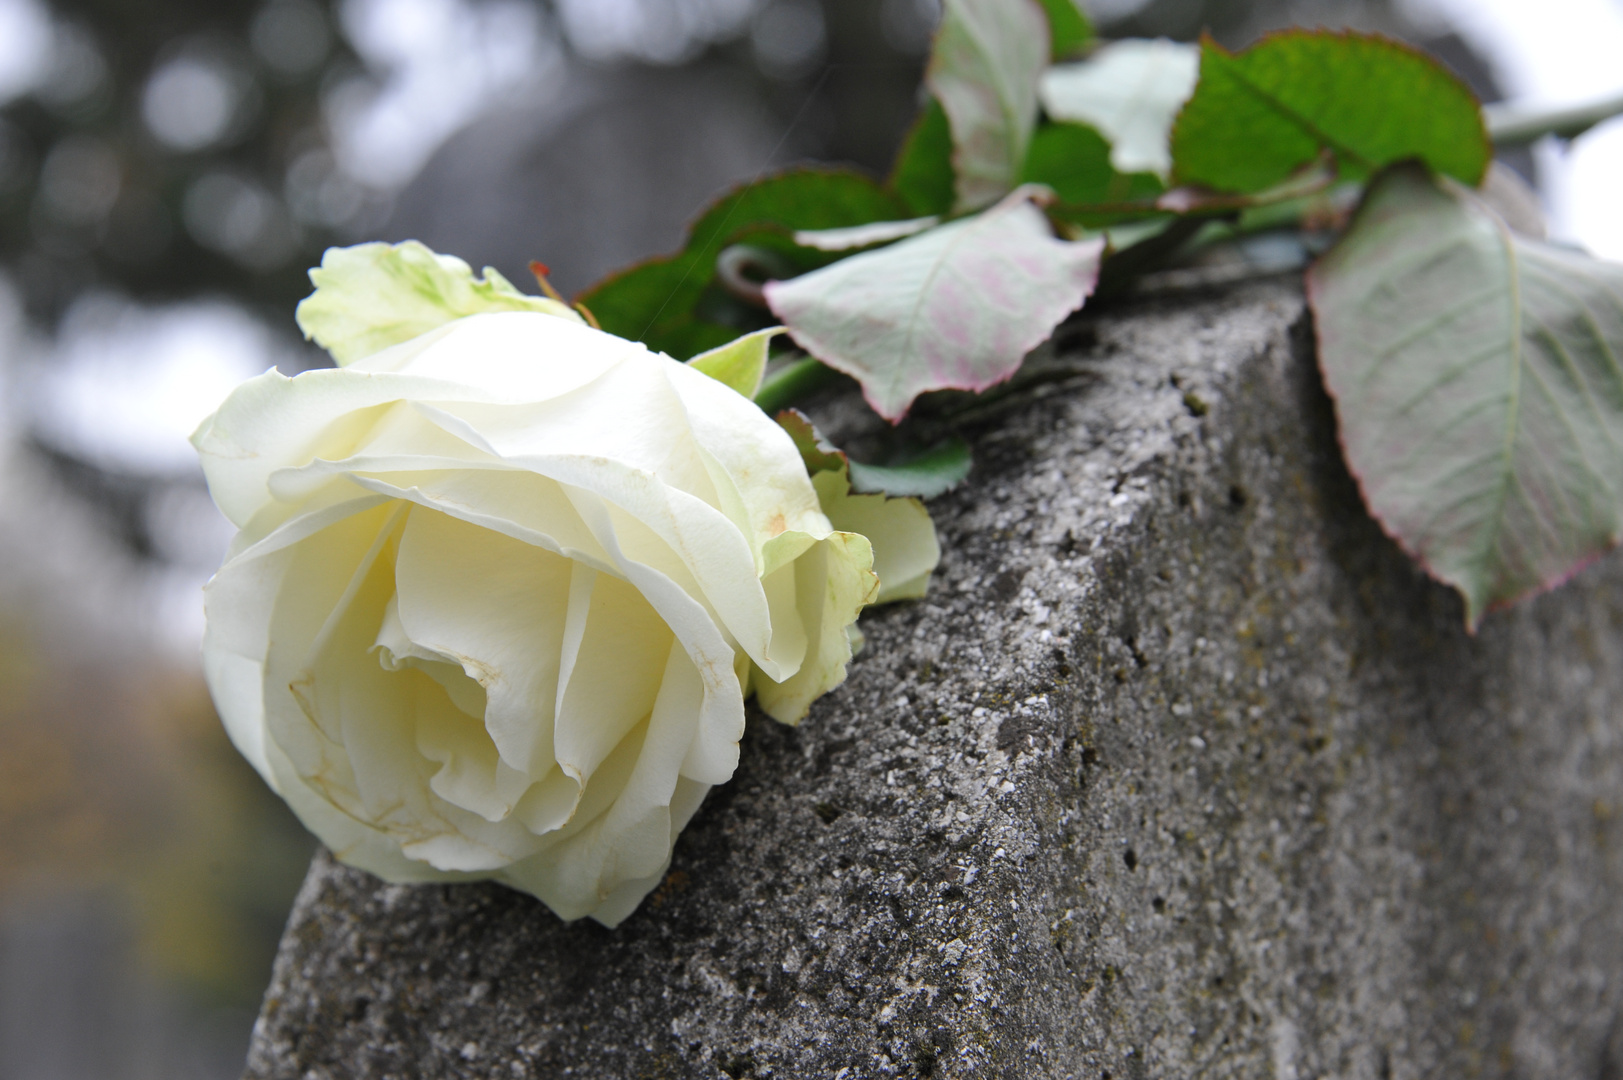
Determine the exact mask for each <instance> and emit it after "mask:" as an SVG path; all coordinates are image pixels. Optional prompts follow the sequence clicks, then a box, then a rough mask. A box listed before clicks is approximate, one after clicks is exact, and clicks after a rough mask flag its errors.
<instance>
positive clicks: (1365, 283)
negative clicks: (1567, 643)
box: [1308, 166, 1623, 627]
mask: <svg viewBox="0 0 1623 1080" xmlns="http://www.w3.org/2000/svg"><path fill="white" fill-rule="evenodd" d="M1308 289H1309V292H1308V295H1309V298H1310V300H1311V302H1312V304H1313V311H1314V317H1315V322H1316V324H1317V327H1318V335H1319V362H1320V364H1321V366H1322V368H1323V371H1324V380H1325V386H1326V388H1327V389H1328V390H1329V392H1330V394H1331V396H1332V397H1333V398H1334V399H1335V403H1336V413H1337V416H1338V419H1339V421H1340V425H1341V442H1342V446H1343V448H1344V449H1345V452H1346V455H1347V463H1348V465H1349V467H1350V468H1351V469H1352V472H1353V474H1354V475H1355V476H1356V477H1357V479H1358V483H1359V486H1360V487H1361V488H1362V490H1363V493H1364V499H1365V501H1366V502H1367V503H1368V505H1369V509H1370V512H1371V513H1372V514H1373V515H1374V516H1375V517H1376V518H1377V519H1378V520H1379V521H1380V522H1381V525H1382V527H1383V528H1385V529H1386V531H1387V532H1388V533H1389V534H1391V535H1392V536H1393V537H1394V538H1395V539H1396V540H1397V541H1398V542H1399V543H1400V544H1402V545H1403V547H1404V549H1405V550H1407V551H1408V552H1409V553H1410V554H1411V555H1413V556H1414V557H1415V558H1416V559H1417V560H1419V562H1420V563H1421V565H1422V566H1424V567H1425V569H1426V570H1427V571H1428V572H1429V573H1431V574H1432V575H1433V576H1435V577H1437V578H1438V579H1440V580H1442V581H1444V582H1447V583H1448V584H1450V585H1452V586H1454V587H1455V588H1456V589H1458V590H1459V591H1460V593H1461V595H1463V596H1464V598H1465V608H1466V621H1467V623H1468V625H1470V626H1472V627H1475V626H1476V624H1477V623H1478V621H1479V620H1480V619H1481V618H1482V615H1483V612H1484V611H1486V610H1488V609H1489V608H1491V607H1494V606H1498V605H1502V604H1508V603H1510V602H1512V601H1514V600H1516V599H1517V598H1519V597H1522V596H1524V595H1526V594H1528V593H1531V592H1535V591H1537V590H1539V589H1544V588H1548V587H1550V586H1551V585H1554V584H1556V583H1558V582H1560V581H1561V580H1562V579H1564V578H1566V577H1568V576H1569V575H1571V574H1572V573H1574V572H1575V571H1576V570H1577V569H1578V568H1579V567H1581V566H1582V565H1583V564H1584V563H1585V562H1587V561H1589V560H1590V559H1592V558H1594V557H1595V556H1597V555H1598V554H1600V553H1601V552H1603V551H1605V550H1606V549H1607V548H1609V547H1611V546H1613V545H1614V544H1616V543H1617V541H1618V538H1619V531H1620V527H1623V366H1620V364H1619V357H1620V356H1623V266H1619V265H1617V264H1615V263H1608V262H1601V261H1599V260H1596V259H1592V258H1589V257H1588V256H1585V255H1582V254H1580V253H1578V252H1575V251H1571V250H1568V249H1566V248H1559V247H1554V246H1551V245H1548V244H1544V243H1540V242H1538V241H1533V240H1528V239H1525V238H1523V237H1521V236H1518V235H1515V234H1513V233H1512V232H1511V231H1510V230H1509V229H1508V228H1507V227H1506V226H1505V224H1504V223H1503V222H1502V221H1501V220H1500V219H1499V218H1498V217H1496V216H1495V215H1494V214H1493V213H1492V211H1490V210H1488V209H1487V208H1486V206H1485V205H1484V204H1483V203H1481V202H1480V201H1479V200H1478V199H1477V198H1476V197H1475V196H1474V195H1473V194H1471V193H1470V192H1468V191H1467V190H1466V189H1464V188H1463V187H1461V186H1460V185H1458V184H1454V183H1452V182H1450V181H1446V180H1444V181H1437V180H1434V179H1432V178H1431V177H1430V176H1429V175H1428V174H1427V173H1425V172H1424V171H1423V170H1422V169H1420V168H1419V167H1418V166H1404V167H1399V168H1396V169H1394V170H1392V171H1390V172H1388V173H1386V174H1385V175H1383V176H1382V177H1381V178H1379V179H1378V180H1377V181H1376V182H1375V183H1374V185H1373V186H1372V187H1371V189H1370V191H1369V193H1368V195H1367V196H1366V199H1365V202H1364V205H1363V207H1362V208H1361V209H1360V210H1359V212H1358V215H1357V217H1356V218H1355V219H1354V222H1353V225H1352V227H1351V228H1350V229H1349V231H1348V232H1347V234H1346V236H1344V237H1343V238H1342V240H1341V241H1340V243H1338V244H1337V245H1336V247H1334V248H1333V249H1331V251H1330V252H1329V253H1327V254H1326V255H1325V256H1324V257H1323V258H1322V259H1321V260H1320V261H1319V262H1318V263H1317V264H1316V265H1315V266H1314V267H1313V268H1312V269H1311V270H1310V271H1309V274H1308Z"/></svg>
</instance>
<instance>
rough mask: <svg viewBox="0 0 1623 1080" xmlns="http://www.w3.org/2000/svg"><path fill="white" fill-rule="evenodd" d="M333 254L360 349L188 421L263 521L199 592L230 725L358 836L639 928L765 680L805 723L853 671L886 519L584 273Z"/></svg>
mask: <svg viewBox="0 0 1623 1080" xmlns="http://www.w3.org/2000/svg"><path fill="white" fill-rule="evenodd" d="M413 275H417V277H413ZM312 278H313V279H314V280H316V282H317V284H318V286H320V288H319V289H318V291H317V293H316V295H315V296H314V297H312V298H311V300H309V301H306V304H305V306H304V307H303V308H301V312H300V316H301V323H302V324H303V325H304V326H305V327H306V330H307V331H308V332H311V333H313V335H314V336H315V337H317V338H318V340H321V341H322V342H323V344H327V345H328V346H329V348H331V349H332V350H333V352H334V354H335V355H336V356H338V358H339V359H340V360H341V361H349V363H348V366H345V367H340V368H336V369H329V370H316V371H309V372H305V373H303V374H301V375H298V376H296V377H294V378H291V379H290V378H286V377H284V376H282V375H280V374H278V373H277V372H275V371H271V372H267V373H266V374H264V375H262V376H260V377H258V378H256V379H253V380H251V381H250V382H248V383H245V384H244V385H243V386H241V387H239V388H238V389H237V390H236V391H235V392H234V393H233V394H232V395H231V396H230V397H229V398H228V399H227V400H226V402H225V403H224V404H223V405H222V406H221V407H220V410H219V411H218V412H217V413H216V414H215V415H214V416H213V417H211V418H210V419H208V420H207V421H205V422H204V423H203V425H202V427H200V428H199V430H198V432H197V434H196V435H195V436H194V442H195V444H196V446H197V448H198V450H199V452H200V453H201V455H202V458H203V465H204V469H205V472H206V473H207V476H208V481H209V488H210V490H211V492H212V493H213V495H214V498H215V500H216V502H217V503H218V504H219V506H220V508H221V510H223V511H224V512H225V514H226V515H227V516H228V517H229V518H230V519H231V520H232V522H233V523H234V524H236V526H237V527H238V528H239V529H240V530H241V531H240V533H239V534H238V536H237V538H236V540H235V542H234V543H233V545H232V547H231V550H230V552H229V554H228V556H227V558H226V561H225V564H224V565H223V566H222V567H221V569H220V571H219V573H218V574H217V575H216V576H215V578H214V580H213V581H212V582H211V583H210V584H209V586H208V589H207V591H206V597H205V603H206V609H207V617H208V625H207V633H206V638H205V643H204V660H205V667H206V672H207V675H208V680H209V685H210V687H211V689H212V691H213V693H214V698H215V701H216V703H217V705H218V707H219V711H220V713H221V716H222V718H223V719H224V722H225V725H226V727H227V730H228V731H229V733H230V735H231V738H232V740H233V742H234V743H235V744H236V746H237V747H238V749H239V750H241V752H242V753H243V754H244V755H245V756H246V757H247V758H248V760H249V761H250V762H252V763H253V765H254V767H255V768H256V769H257V770H258V771H259V773H260V774H261V775H262V776H263V777H264V778H265V780H266V781H267V782H268V783H269V784H270V785H271V786H272V787H273V788H275V790H276V791H277V792H279V793H280V794H281V795H282V797H283V798H285V799H286V800H287V802H288V803H289V805H291V806H292V808H293V809H294V811H295V812H296V813H297V814H298V815H299V817H300V818H301V819H302V820H303V821H304V823H305V824H306V825H307V826H308V827H309V828H310V829H311V830H312V831H313V832H314V833H315V834H316V835H317V836H318V837H320V838H321V839H322V840H323V841H324V842H325V843H326V844H327V845H328V847H330V848H331V849H332V851H333V852H334V854H335V855H337V857H338V858H340V859H342V860H343V861H344V862H346V863H349V864H350V865H352V866H358V867H361V868H363V869H366V870H369V871H371V872H373V873H375V874H377V875H379V876H381V877H383V878H386V879H388V880H390V881H397V882H400V881H449V880H465V879H467V878H469V877H492V878H495V879H497V880H500V881H503V882H505V883H507V884H509V885H512V886H515V887H517V888H519V889H522V890H524V891H526V892H529V893H532V894H533V895H535V896H537V897H539V898H540V899H541V900H542V901H544V902H545V903H546V904H547V905H548V906H549V907H550V908H552V910H553V911H555V912H557V913H558V914H559V915H560V916H562V917H563V918H565V919H575V918H580V917H582V916H586V915H590V916H592V917H593V918H595V919H597V920H598V921H600V922H602V923H605V924H607V925H610V926H613V925H615V924H616V923H618V922H619V921H620V920H621V919H623V918H625V917H626V915H628V914H629V913H630V912H631V911H632V910H633V909H634V908H635V907H636V905H637V904H638V902H639V901H640V900H641V899H642V897H643V896H644V895H646V894H647V892H648V891H649V890H650V889H652V888H653V887H654V886H655V885H656V884H657V883H658V882H659V880H660V878H661V876H662V875H663V873H664V872H665V869H666V867H667V865H668V863H669V861H670V855H671V847H672V844H673V842H674V840H675V838H676V835H677V833H678V832H679V831H680V830H681V829H682V827H683V826H684V825H685V824H686V822H687V821H688V819H689V817H691V816H692V814H693V812H694V811H695V810H696V809H697V807H698V806H699V803H700V801H701V800H702V799H703V798H704V796H705V793H706V792H707V791H708V790H709V789H710V787H711V785H713V784H719V783H722V782H723V781H725V780H727V779H728V778H729V777H731V776H732V774H733V770H734V768H735V766H736V764H737V761H738V742H739V739H740V737H741V735H742V733H743V729H744V701H745V698H746V696H747V695H748V694H749V693H751V692H753V693H754V694H755V696H756V698H757V699H758V701H759V703H760V705H761V707H762V708H763V709H764V710H765V711H766V712H767V713H769V714H770V715H772V716H773V717H775V718H777V719H779V720H783V721H788V722H793V721H796V720H798V719H799V718H800V717H801V716H803V715H804V714H805V712H806V709H807V708H808V706H809V705H810V703H811V702H812V701H813V700H815V699H816V698H817V697H818V696H819V695H821V694H823V693H825V692H826V691H827V690H829V689H830V688H832V687H833V686H835V685H837V684H838V683H839V682H840V681H841V680H842V679H843V678H844V673H845V667H846V664H847V662H848V660H849V659H850V655H851V650H850V645H849V643H848V637H847V628H848V627H851V625H852V624H853V623H854V621H855V619H856V617H857V612H858V611H859V609H860V608H861V607H862V606H863V605H864V604H865V603H867V602H869V601H871V600H873V599H874V598H875V595H876V591H877V580H876V578H875V576H874V574H873V572H872V570H871V565H872V553H871V548H870V544H869V541H868V539H866V538H865V537H863V536H862V535H858V534H856V533H851V532H839V531H836V530H835V529H834V528H833V527H832V526H831V524H830V522H829V519H828V517H826V516H825V514H824V512H823V510H822V509H821V508H820V506H819V501H818V494H817V491H816V490H815V489H814V487H813V484H812V481H811V480H810V479H809V478H808V476H807V472H806V468H805V466H804V465H803V464H802V461H801V457H800V453H799V451H797V449H796V448H795V445H794V444H793V442H792V441H791V439H790V437H789V436H788V435H787V434H786V433H785V431H784V430H783V429H782V428H780V427H779V426H778V425H777V424H776V423H774V422H773V421H772V420H771V419H769V418H768V417H767V416H766V415H765V414H764V413H762V412H761V411H760V409H759V408H757V407H756V406H755V405H754V404H753V403H752V402H750V401H749V400H748V399H747V398H746V397H744V396H742V395H740V394H739V393H738V392H737V391H735V390H733V389H730V388H729V387H728V386H726V385H723V383H721V382H719V381H717V380H716V379H714V378H711V377H709V376H707V375H705V374H701V373H700V371H699V370H696V369H695V368H693V367H690V366H688V365H684V364H681V363H678V362H677V361H674V360H672V359H670V358H669V357H666V356H663V355H660V354H657V353H651V352H649V351H648V350H647V349H646V348H644V347H643V346H642V345H640V344H636V343H633V342H628V341H625V340H623V339H621V338H617V337H614V336H612V335H609V334H606V333H603V332H601V331H598V330H594V329H592V328H590V327H588V326H586V325H584V324H582V323H581V322H579V321H578V319H577V318H576V317H574V316H573V313H571V312H569V311H568V310H567V309H566V308H563V306H562V305H558V304H554V303H553V302H551V301H543V300H539V299H538V298H533V297H524V296H523V295H522V294H520V293H518V292H517V291H516V290H513V289H512V287H511V286H510V285H507V284H506V282H504V281H501V279H500V278H499V277H497V276H495V275H493V274H491V273H490V272H489V271H487V277H486V280H485V281H484V282H473V281H472V277H471V274H470V273H469V272H468V270H467V267H466V266H465V265H464V264H462V263H460V262H457V261H456V260H450V259H446V258H444V257H441V256H434V255H433V253H431V252H428V251H427V249H426V248H421V247H420V245H402V246H401V247H398V248H389V247H386V246H385V245H365V246H363V247H361V248H356V249H348V250H347V251H336V252H330V253H329V255H328V258H327V259H326V260H325V261H324V270H322V271H317V272H313V273H312ZM419 278H420V280H419ZM464 279H466V280H464ZM425 282H427V284H426V285H425V284H424V283H425ZM470 282H471V283H472V285H473V286H474V287H475V290H477V289H484V290H486V295H485V297H484V298H483V299H482V300H481V299H480V298H479V297H477V296H475V294H474V293H472V292H469V291H468V288H467V286H468V283H470ZM407 287H409V288H410V289H415V290H416V291H417V293H416V295H415V296H414V297H409V298H406V299H402V292H401V290H402V289H403V288H407ZM457 290H460V292H458V291H457ZM453 294H454V295H453ZM458 296H460V297H461V298H462V299H467V297H469V296H473V297H474V299H473V300H470V301H468V302H467V303H465V304H461V305H460V306H459V304H458V303H454V302H452V300H454V299H455V298H456V297H458ZM448 297H449V298H451V299H447V298H448ZM515 298H517V299H515ZM412 304H417V305H418V306H419V308H420V310H416V311H415V312H408V313H407V314H408V316H409V317H401V312H400V309H401V308H402V307H403V306H404V307H406V308H410V307H411V305H412ZM548 305H551V306H550V307H549V306H548ZM491 308H498V309H508V310H497V311H493V312H492V311H491V310H490V309H491ZM512 309H517V310H512ZM470 310H471V311H476V312H477V311H485V312H486V313H482V314H469V313H468V312H469V311H470ZM391 320H392V321H391ZM425 329H426V331H427V332H422V331H423V330H425ZM391 342H398V343H395V344H390V343H391ZM374 349H381V351H372V350H374ZM758 351H759V352H760V353H761V354H762V355H763V356H764V341H763V342H761V343H760V347H759V349H758ZM841 494H843V488H842V489H841ZM920 512H921V513H922V508H920ZM926 528H927V518H926ZM933 545H934V537H933V533H931V534H930V537H929V542H928V545H926V546H928V547H929V549H930V550H929V551H928V552H925V553H924V554H922V555H920V556H919V557H917V558H914V559H913V560H912V564H911V565H910V567H909V569H908V570H907V571H906V572H905V574H903V573H902V572H899V576H908V575H910V576H912V577H913V578H915V579H918V580H916V581H915V582H914V585H913V586H912V590H911V591H912V593H913V594H914V595H917V594H918V593H919V592H922V588H923V585H922V581H923V580H925V579H927V578H928V570H929V568H930V567H933V565H934V562H935V553H934V548H933ZM921 550H922V549H921ZM920 567H923V571H924V574H923V578H919V577H918V572H919V569H920Z"/></svg>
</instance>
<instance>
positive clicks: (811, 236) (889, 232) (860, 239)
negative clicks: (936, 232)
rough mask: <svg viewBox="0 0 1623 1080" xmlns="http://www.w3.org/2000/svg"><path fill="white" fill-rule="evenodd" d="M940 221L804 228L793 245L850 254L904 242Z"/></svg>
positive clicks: (796, 234)
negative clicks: (841, 227)
mask: <svg viewBox="0 0 1623 1080" xmlns="http://www.w3.org/2000/svg"><path fill="white" fill-rule="evenodd" d="M939 224H941V219H940V218H939V217H937V216H936V215H934V214H931V215H930V216H929V217H919V218H908V219H907V220H905V221H876V222H873V223H872V224H871V225H852V226H850V227H849V228H844V229H803V230H801V231H799V232H797V233H795V234H794V235H795V243H797V244H799V245H800V246H801V247H809V248H816V249H817V250H818V251H853V250H855V249H857V248H864V247H872V246H873V245H874V244H888V243H890V242H891V241H892V240H904V239H906V238H907V237H909V236H913V235H915V234H917V233H921V232H923V231H924V230H925V229H930V228H934V227H935V226H937V225H939Z"/></svg>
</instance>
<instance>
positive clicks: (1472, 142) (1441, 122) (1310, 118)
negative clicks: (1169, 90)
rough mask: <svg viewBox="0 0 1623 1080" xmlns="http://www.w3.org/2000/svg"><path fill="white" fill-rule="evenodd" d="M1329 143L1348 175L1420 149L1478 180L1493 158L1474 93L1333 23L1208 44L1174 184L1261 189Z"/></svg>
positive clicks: (1182, 130)
mask: <svg viewBox="0 0 1623 1080" xmlns="http://www.w3.org/2000/svg"><path fill="white" fill-rule="evenodd" d="M1325 149H1327V150H1330V151H1332V152H1333V153H1334V155H1335V157H1336V160H1337V163H1338V164H1339V166H1340V167H1341V169H1342V171H1343V175H1349V176H1361V175H1367V174H1368V173H1370V172H1373V171H1375V170H1377V169H1379V168H1382V167H1383V166H1386V165H1390V164H1393V163H1394V162H1398V161H1403V160H1405V159H1408V158H1418V159H1420V160H1421V161H1424V162H1425V163H1426V164H1427V165H1429V166H1431V168H1432V169H1434V170H1435V171H1437V172H1440V173H1443V174H1445V175H1448V176H1452V177H1455V178H1456V179H1458V180H1462V181H1464V182H1465V183H1467V184H1471V185H1475V184H1476V183H1477V182H1478V181H1480V180H1481V179H1482V174H1483V172H1484V171H1485V170H1486V169H1487V167H1488V161H1489V159H1490V158H1491V157H1492V156H1493V149H1492V146H1491V145H1490V143H1489V142H1488V137H1487V134H1486V133H1485V132H1484V130H1483V127H1482V111H1481V109H1480V108H1479V106H1478V105H1477V101H1476V98H1474V97H1473V96H1472V95H1471V91H1470V90H1468V89H1467V88H1466V86H1465V84H1464V83H1462V82H1460V80H1459V79H1457V78H1455V77H1454V76H1453V75H1452V74H1450V73H1449V72H1448V71H1447V70H1446V69H1445V68H1444V67H1443V66H1442V65H1441V64H1439V63H1437V61H1435V60H1433V59H1431V58H1430V57H1428V56H1426V55H1425V54H1424V53H1420V52H1417V51H1416V50H1414V49H1412V48H1410V47H1409V46H1407V45H1403V44H1400V43H1399V42H1396V41H1391V40H1388V39H1387V38H1382V37H1376V36H1373V35H1369V34H1355V33H1351V32H1345V33H1333V32H1330V31H1325V30H1315V31H1305V30H1290V31H1286V32H1284V33H1280V34H1274V35H1271V36H1269V37H1266V38H1264V39H1263V40H1262V41H1260V42H1258V43H1257V44H1256V45H1253V46H1252V47H1251V48H1249V49H1246V50H1245V51H1244V52H1241V53H1239V54H1233V53H1229V52H1227V51H1226V50H1224V49H1223V48H1222V46H1220V45H1218V44H1217V43H1216V42H1214V41H1212V40H1211V39H1210V38H1207V39H1205V40H1204V41H1202V42H1201V54H1200V84H1199V85H1198V86H1197V87H1196V89H1195V93H1194V96H1193V97H1191V98H1190V99H1189V103H1188V104H1187V105H1185V106H1184V108H1183V111H1182V112H1181V113H1179V115H1178V120H1177V123H1176V124H1175V125H1174V127H1173V129H1172V157H1173V161H1174V163H1175V164H1174V166H1173V176H1174V180H1175V181H1176V182H1178V183H1187V184H1204V185H1206V186H1208V187H1213V188H1217V189H1218V190H1221V191H1240V192H1253V191H1261V190H1263V189H1264V188H1268V187H1272V186H1273V185H1275V184H1278V183H1280V182H1281V181H1283V180H1284V179H1285V178H1286V177H1287V176H1289V175H1290V174H1291V173H1292V172H1293V171H1294V170H1296V169H1297V168H1299V167H1301V166H1302V165H1305V164H1307V163H1308V162H1309V161H1312V160H1313V159H1314V158H1315V157H1317V156H1318V154H1319V152H1320V151H1321V150H1325Z"/></svg>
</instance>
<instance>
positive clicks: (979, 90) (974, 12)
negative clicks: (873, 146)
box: [924, 0, 1048, 210]
mask: <svg viewBox="0 0 1623 1080" xmlns="http://www.w3.org/2000/svg"><path fill="white" fill-rule="evenodd" d="M1047 65H1048V19H1047V16H1046V15H1044V13H1043V9H1042V7H1041V6H1040V5H1039V4H1038V3H1037V2H1036V0H946V2H945V4H944V5H943V8H942V12H941V25H940V27H939V28H938V29H937V30H936V37H935V46H934V49H933V51H932V52H931V54H930V65H929V67H928V68H927V69H926V71H925V74H924V81H925V85H927V86H928V87H929V88H930V93H931V94H932V95H933V96H934V97H935V100H937V101H939V102H940V103H941V107H942V109H943V110H945V111H946V114H947V122H948V125H949V126H950V127H951V129H952V165H953V173H954V176H955V181H954V191H955V194H956V197H955V200H954V205H953V209H955V210H978V209H980V208H981V207H983V206H986V205H987V204H989V203H992V202H996V201H997V199H998V198H1000V197H1001V196H1002V195H1003V194H1005V193H1006V192H1007V191H1009V189H1010V188H1012V187H1014V186H1015V184H1016V183H1017V182H1018V180H1019V176H1020V167H1021V165H1022V164H1024V162H1025V160H1026V147H1027V146H1028V145H1029V143H1030V141H1031V132H1032V129H1033V128H1034V127H1035V126H1036V123H1037V79H1038V77H1039V76H1040V75H1041V74H1042V71H1043V68H1045V67H1046V66H1047Z"/></svg>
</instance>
